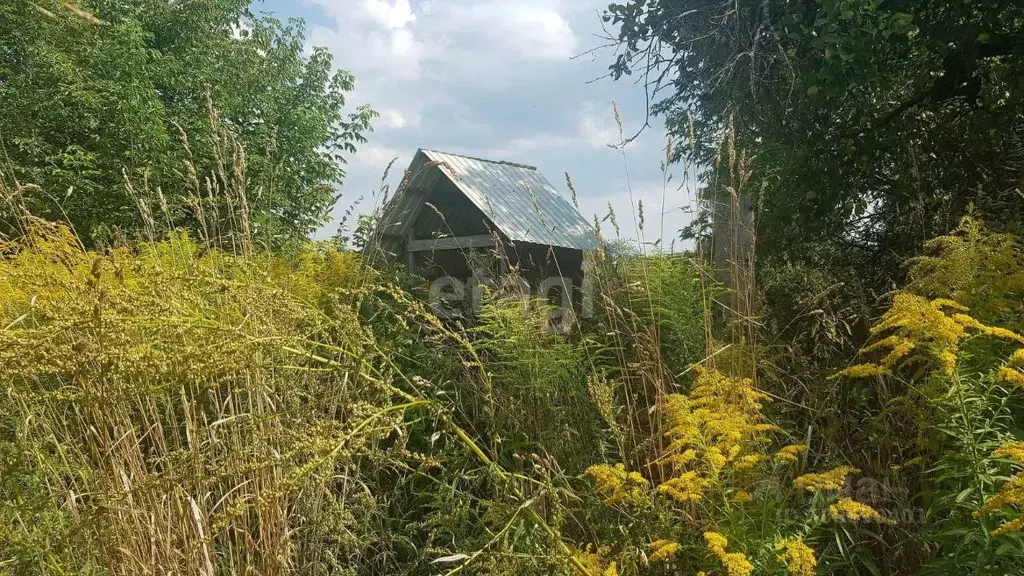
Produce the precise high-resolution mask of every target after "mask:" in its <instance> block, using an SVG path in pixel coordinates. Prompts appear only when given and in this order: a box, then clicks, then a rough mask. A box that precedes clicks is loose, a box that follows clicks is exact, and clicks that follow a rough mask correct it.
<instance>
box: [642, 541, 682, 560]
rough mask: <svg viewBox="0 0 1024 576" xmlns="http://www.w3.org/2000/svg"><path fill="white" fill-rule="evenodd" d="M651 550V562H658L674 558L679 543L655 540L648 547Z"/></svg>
mask: <svg viewBox="0 0 1024 576" xmlns="http://www.w3.org/2000/svg"><path fill="white" fill-rule="evenodd" d="M648 546H649V547H650V548H651V557H650V561H651V562H660V561H662V560H669V559H671V558H675V555H676V553H677V552H679V543H678V542H675V541H673V540H655V541H654V542H651V543H650V544H649V545H648Z"/></svg>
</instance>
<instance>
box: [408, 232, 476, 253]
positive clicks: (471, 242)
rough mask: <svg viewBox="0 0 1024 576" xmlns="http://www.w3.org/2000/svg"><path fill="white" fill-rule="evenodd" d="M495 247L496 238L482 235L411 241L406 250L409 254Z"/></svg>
mask: <svg viewBox="0 0 1024 576" xmlns="http://www.w3.org/2000/svg"><path fill="white" fill-rule="evenodd" d="M493 246H494V236H491V235H490V234H481V235H479V236H454V237H451V238H437V239H434V240H410V241H409V243H408V244H407V245H406V250H408V251H409V252H423V251H425V250H465V249H467V248H491V247H493Z"/></svg>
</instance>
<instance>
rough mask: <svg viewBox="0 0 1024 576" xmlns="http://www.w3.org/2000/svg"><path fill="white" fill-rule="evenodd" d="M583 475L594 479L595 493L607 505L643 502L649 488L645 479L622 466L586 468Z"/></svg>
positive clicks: (600, 465) (597, 465)
mask: <svg viewBox="0 0 1024 576" xmlns="http://www.w3.org/2000/svg"><path fill="white" fill-rule="evenodd" d="M583 475H584V476H590V477H591V478H593V479H594V482H595V483H596V488H597V493H598V494H600V495H601V496H602V497H603V498H604V503H605V504H608V505H612V504H615V503H617V502H626V503H632V504H637V503H640V502H642V501H644V499H645V497H646V496H647V491H648V489H649V488H650V483H649V482H647V479H646V478H644V477H643V476H641V475H640V474H639V473H638V472H627V471H626V467H625V466H623V465H622V464H616V465H615V466H609V465H608V464H596V465H594V466H591V467H590V468H587V470H586V471H585V472H584V473H583Z"/></svg>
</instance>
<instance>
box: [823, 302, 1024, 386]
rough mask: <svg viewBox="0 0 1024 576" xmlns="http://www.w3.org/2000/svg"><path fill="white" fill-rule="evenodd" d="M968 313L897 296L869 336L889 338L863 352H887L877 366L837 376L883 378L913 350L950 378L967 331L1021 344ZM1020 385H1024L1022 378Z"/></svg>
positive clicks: (859, 367) (946, 304) (855, 368)
mask: <svg viewBox="0 0 1024 576" xmlns="http://www.w3.org/2000/svg"><path fill="white" fill-rule="evenodd" d="M947 311H951V313H948V312H947ZM967 311H968V310H967V308H965V307H964V306H961V305H960V304H958V303H956V302H954V301H952V300H948V299H945V298H936V299H934V300H928V299H927V298H922V297H920V296H916V295H914V294H910V293H909V292H900V293H899V294H897V295H896V297H895V298H894V299H893V303H892V307H890V308H889V311H888V312H886V313H885V315H884V316H882V319H881V321H879V323H878V324H876V325H874V326H872V327H871V334H872V335H878V334H882V333H885V332H891V334H890V335H889V336H886V337H885V338H882V339H881V340H879V341H877V342H875V343H874V344H871V345H870V346H867V347H865V348H864V349H863V350H862V352H864V353H868V352H873V351H875V350H880V349H886V350H888V351H889V352H888V353H887V354H886V355H885V356H884V357H883V358H882V359H881V360H879V361H878V362H877V363H867V364H857V365H854V366H850V367H849V368H847V369H846V370H843V371H842V372H840V373H839V374H840V375H842V376H847V377H850V378H865V377H870V376H877V375H882V374H886V373H887V372H888V371H889V369H890V368H892V367H893V366H894V365H895V364H896V363H897V362H898V361H899V360H901V359H903V358H905V357H907V356H908V355H910V353H911V352H913V351H914V350H916V349H922V350H923V351H924V352H925V353H927V354H929V355H931V356H932V358H934V359H935V360H936V361H937V362H938V364H939V365H940V366H941V367H942V369H943V370H944V371H945V372H946V373H948V374H952V373H953V371H954V370H955V368H956V356H957V353H958V352H959V349H960V343H961V342H962V341H963V340H964V339H965V338H967V336H968V335H969V332H968V330H973V331H975V332H980V333H981V334H984V335H986V336H990V337H993V338H1000V339H1004V340H1011V341H1014V342H1020V343H1021V344H1024V336H1021V335H1020V334H1017V333H1016V332H1013V331H1011V330H1007V329H1006V328H1000V327H996V326H988V325H985V324H982V323H981V322H979V321H977V320H975V319H974V318H972V317H970V316H968V315H967V314H966V312H967ZM1021 381H1022V382H1024V378H1021Z"/></svg>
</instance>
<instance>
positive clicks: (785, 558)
mask: <svg viewBox="0 0 1024 576" xmlns="http://www.w3.org/2000/svg"><path fill="white" fill-rule="evenodd" d="M775 550H776V552H780V554H779V555H778V556H776V557H775V558H776V559H777V560H778V561H779V562H780V563H782V564H785V565H786V570H787V571H788V572H789V574H790V575H791V576H814V569H815V567H816V566H817V565H818V560H817V558H815V557H814V549H813V548H811V547H810V546H808V545H807V544H804V542H803V540H798V539H795V538H787V539H785V540H782V541H781V542H779V543H778V544H776V545H775Z"/></svg>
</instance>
